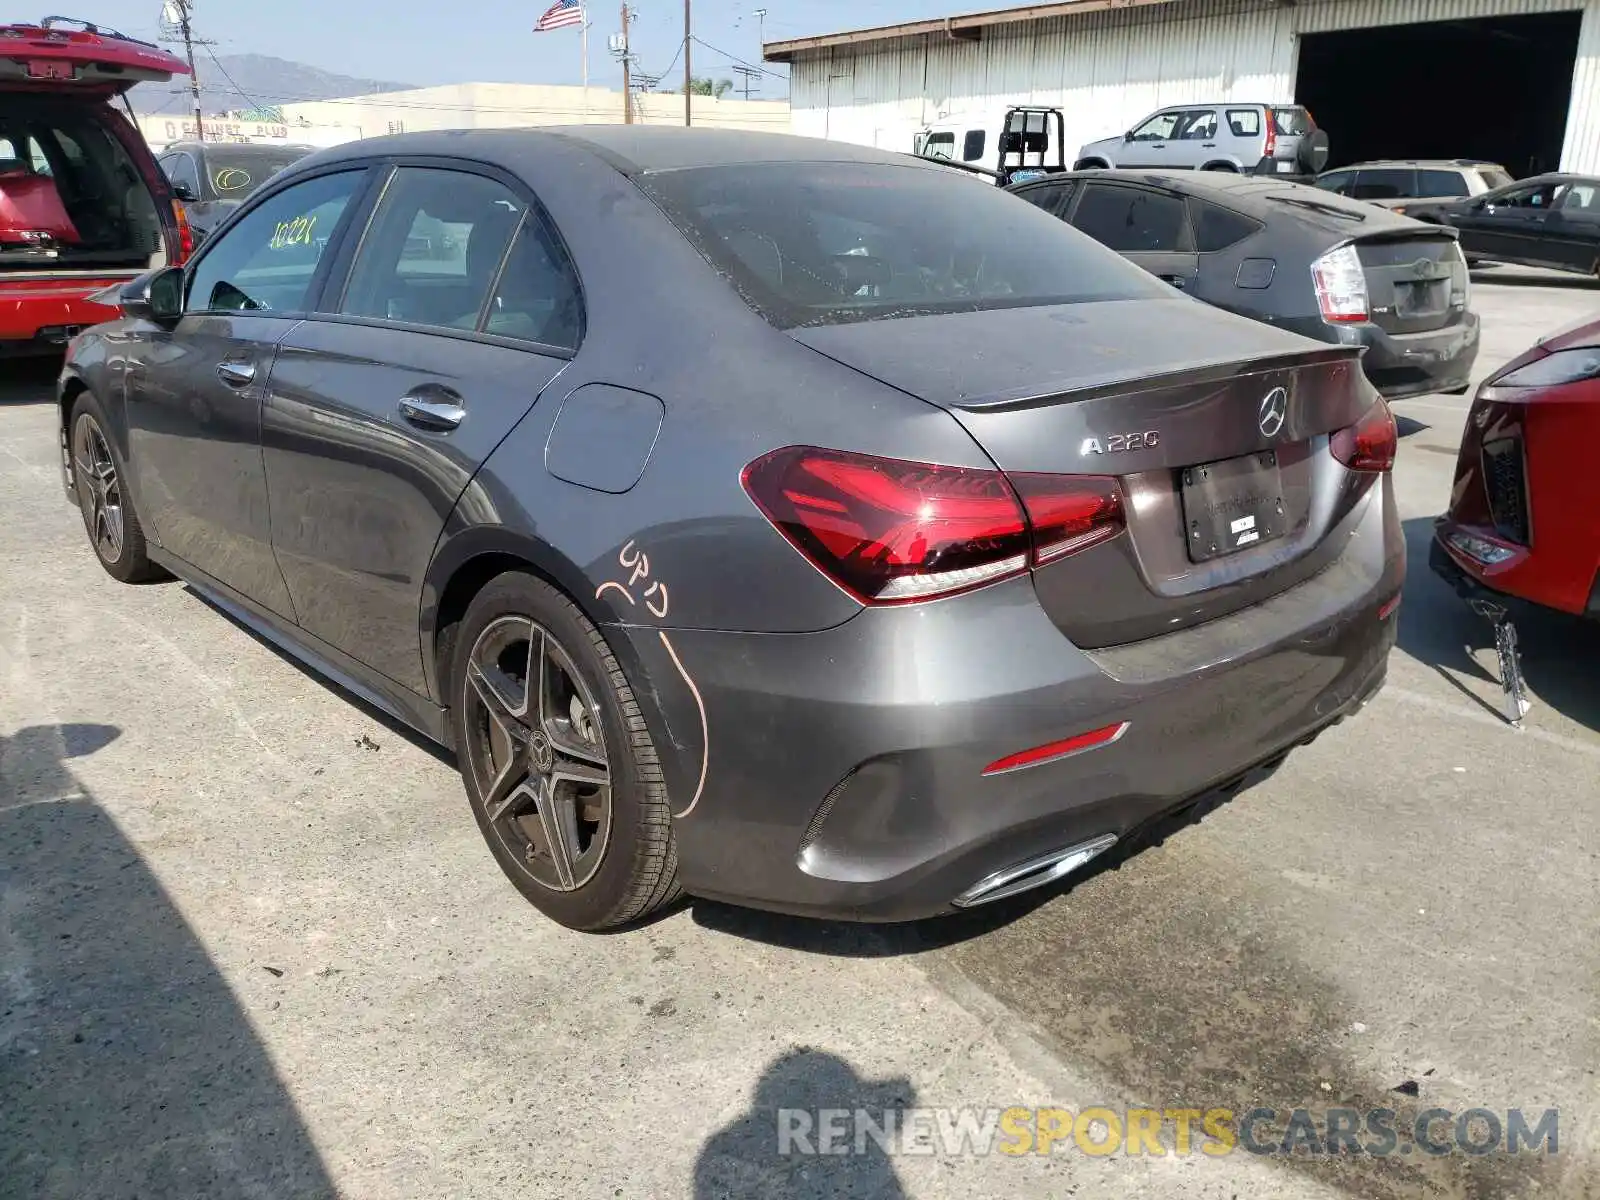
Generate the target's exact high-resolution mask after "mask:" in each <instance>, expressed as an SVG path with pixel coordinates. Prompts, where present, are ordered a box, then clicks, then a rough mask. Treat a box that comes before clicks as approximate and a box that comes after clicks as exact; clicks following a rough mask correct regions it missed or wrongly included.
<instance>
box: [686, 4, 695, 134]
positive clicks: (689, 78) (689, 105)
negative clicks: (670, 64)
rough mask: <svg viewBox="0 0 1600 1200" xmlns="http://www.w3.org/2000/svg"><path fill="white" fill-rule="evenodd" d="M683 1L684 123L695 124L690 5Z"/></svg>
mask: <svg viewBox="0 0 1600 1200" xmlns="http://www.w3.org/2000/svg"><path fill="white" fill-rule="evenodd" d="M690 3H691V0H683V123H684V124H685V125H693V124H694V72H693V71H691V70H690V69H689V31H690V29H691V28H692V26H691V25H690V24H689V5H690Z"/></svg>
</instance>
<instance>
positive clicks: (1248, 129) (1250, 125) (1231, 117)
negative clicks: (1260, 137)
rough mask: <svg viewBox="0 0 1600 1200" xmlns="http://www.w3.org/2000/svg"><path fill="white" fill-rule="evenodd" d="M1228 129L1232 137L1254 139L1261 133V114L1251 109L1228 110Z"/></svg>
mask: <svg viewBox="0 0 1600 1200" xmlns="http://www.w3.org/2000/svg"><path fill="white" fill-rule="evenodd" d="M1228 128H1229V129H1230V130H1231V131H1232V132H1233V136H1234V137H1255V136H1256V135H1257V134H1259V133H1260V132H1261V114H1260V113H1259V112H1258V111H1256V110H1255V109H1253V108H1230V109H1229V110H1228Z"/></svg>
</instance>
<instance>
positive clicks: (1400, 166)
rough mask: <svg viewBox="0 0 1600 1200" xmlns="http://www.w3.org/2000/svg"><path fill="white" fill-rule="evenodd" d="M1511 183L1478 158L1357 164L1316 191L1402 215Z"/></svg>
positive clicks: (1328, 175) (1325, 178)
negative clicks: (1368, 203)
mask: <svg viewBox="0 0 1600 1200" xmlns="http://www.w3.org/2000/svg"><path fill="white" fill-rule="evenodd" d="M1510 182H1511V172H1509V171H1507V170H1506V169H1505V168H1504V167H1502V166H1501V165H1500V164H1499V163H1492V162H1484V161H1482V160H1481V159H1476V158H1451V159H1421V158H1411V159H1403V160H1402V159H1390V160H1385V161H1383V162H1365V163H1355V164H1354V165H1352V166H1348V167H1340V168H1339V169H1338V170H1337V171H1324V172H1323V173H1322V174H1321V175H1318V176H1317V186H1318V187H1319V188H1323V189H1325V190H1327V191H1330V192H1337V193H1338V194H1339V195H1341V196H1349V197H1350V198H1351V199H1353V200H1367V201H1370V202H1371V203H1373V204H1381V205H1383V206H1384V207H1385V208H1392V209H1394V210H1395V212H1399V213H1403V212H1405V211H1406V209H1407V208H1409V207H1411V206H1412V205H1418V204H1439V203H1442V202H1444V201H1446V200H1462V199H1468V198H1470V197H1472V196H1481V195H1483V194H1484V193H1485V192H1492V191H1493V190H1494V189H1495V188H1498V187H1505V186H1506V185H1507V184H1508V183H1510Z"/></svg>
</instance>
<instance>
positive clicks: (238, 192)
mask: <svg viewBox="0 0 1600 1200" xmlns="http://www.w3.org/2000/svg"><path fill="white" fill-rule="evenodd" d="M303 154H304V151H294V150H280V151H277V152H275V153H271V154H262V153H260V152H253V153H249V154H242V153H240V152H239V151H237V150H231V151H230V150H229V149H227V148H226V147H219V148H213V149H208V150H207V151H206V171H207V172H208V173H209V174H210V176H211V189H212V191H214V192H216V193H217V196H218V197H219V198H221V199H223V200H242V199H244V198H245V197H246V196H248V195H249V194H250V193H251V192H253V191H255V190H256V188H258V187H260V186H261V185H262V184H263V183H265V182H266V181H267V180H269V179H271V178H272V177H273V176H274V175H276V174H277V173H278V172H279V171H281V170H283V169H284V168H285V167H287V166H288V165H289V164H290V163H292V162H296V161H298V160H299V159H300V158H301V157H302V156H303Z"/></svg>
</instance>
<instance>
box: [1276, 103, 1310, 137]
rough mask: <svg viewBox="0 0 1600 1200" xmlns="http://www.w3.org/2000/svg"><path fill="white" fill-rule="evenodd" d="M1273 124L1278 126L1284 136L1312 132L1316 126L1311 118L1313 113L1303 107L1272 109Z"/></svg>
mask: <svg viewBox="0 0 1600 1200" xmlns="http://www.w3.org/2000/svg"><path fill="white" fill-rule="evenodd" d="M1272 118H1273V124H1274V125H1276V126H1277V127H1278V132H1279V133H1281V134H1283V136H1284V137H1295V136H1297V135H1299V134H1302V133H1310V132H1311V131H1312V130H1313V129H1315V128H1316V124H1315V123H1314V122H1313V121H1312V120H1311V114H1310V113H1308V112H1307V111H1306V110H1305V109H1303V108H1275V109H1273V110H1272Z"/></svg>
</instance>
